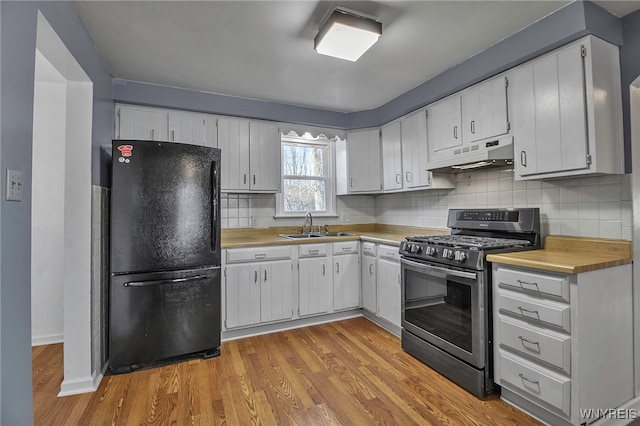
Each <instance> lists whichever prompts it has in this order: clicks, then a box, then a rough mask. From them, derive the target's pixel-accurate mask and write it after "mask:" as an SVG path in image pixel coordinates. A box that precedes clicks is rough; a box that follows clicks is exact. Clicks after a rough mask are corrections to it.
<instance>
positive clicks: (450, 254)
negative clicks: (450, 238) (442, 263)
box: [442, 249, 453, 260]
mask: <svg viewBox="0 0 640 426" xmlns="http://www.w3.org/2000/svg"><path fill="white" fill-rule="evenodd" d="M442 257H444V258H445V259H449V260H452V259H453V250H451V249H444V250H442Z"/></svg>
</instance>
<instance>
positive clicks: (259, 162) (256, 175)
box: [249, 121, 282, 192]
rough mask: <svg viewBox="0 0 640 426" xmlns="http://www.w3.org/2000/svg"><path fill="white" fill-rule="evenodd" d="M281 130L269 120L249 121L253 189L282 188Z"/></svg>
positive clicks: (269, 189) (251, 185) (251, 183)
mask: <svg viewBox="0 0 640 426" xmlns="http://www.w3.org/2000/svg"><path fill="white" fill-rule="evenodd" d="M281 158H282V155H281V151H280V130H279V129H278V126H277V125H275V124H272V123H268V122H262V121H251V122H250V123H249V168H250V170H251V182H250V188H251V190H252V191H265V192H277V191H279V190H280V177H281V174H280V173H281V167H280V161H281V160H280V159H281Z"/></svg>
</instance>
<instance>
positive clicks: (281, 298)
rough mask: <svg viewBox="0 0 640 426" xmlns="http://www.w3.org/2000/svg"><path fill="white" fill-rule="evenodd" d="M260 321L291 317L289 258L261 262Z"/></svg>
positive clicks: (291, 284) (291, 296) (291, 278)
mask: <svg viewBox="0 0 640 426" xmlns="http://www.w3.org/2000/svg"><path fill="white" fill-rule="evenodd" d="M259 279H260V280H261V282H262V284H261V286H262V287H261V293H260V300H261V303H260V321H261V322H269V321H277V320H282V319H289V318H292V317H293V300H292V299H293V263H292V262H291V261H290V260H282V261H277V262H268V263H263V264H261V271H260V278H259Z"/></svg>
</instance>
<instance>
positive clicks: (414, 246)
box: [411, 244, 422, 254]
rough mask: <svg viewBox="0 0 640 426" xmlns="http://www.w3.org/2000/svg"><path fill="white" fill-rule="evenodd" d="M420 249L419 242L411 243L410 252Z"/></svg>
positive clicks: (417, 251) (418, 251)
mask: <svg viewBox="0 0 640 426" xmlns="http://www.w3.org/2000/svg"><path fill="white" fill-rule="evenodd" d="M421 251H422V247H420V245H419V244H411V253H415V254H418V253H420V252H421Z"/></svg>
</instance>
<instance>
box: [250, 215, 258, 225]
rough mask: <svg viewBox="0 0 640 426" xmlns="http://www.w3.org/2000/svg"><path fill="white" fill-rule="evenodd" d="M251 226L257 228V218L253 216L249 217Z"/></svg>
mask: <svg viewBox="0 0 640 426" xmlns="http://www.w3.org/2000/svg"><path fill="white" fill-rule="evenodd" d="M250 221H251V226H258V218H257V217H255V216H251V218H250Z"/></svg>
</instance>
